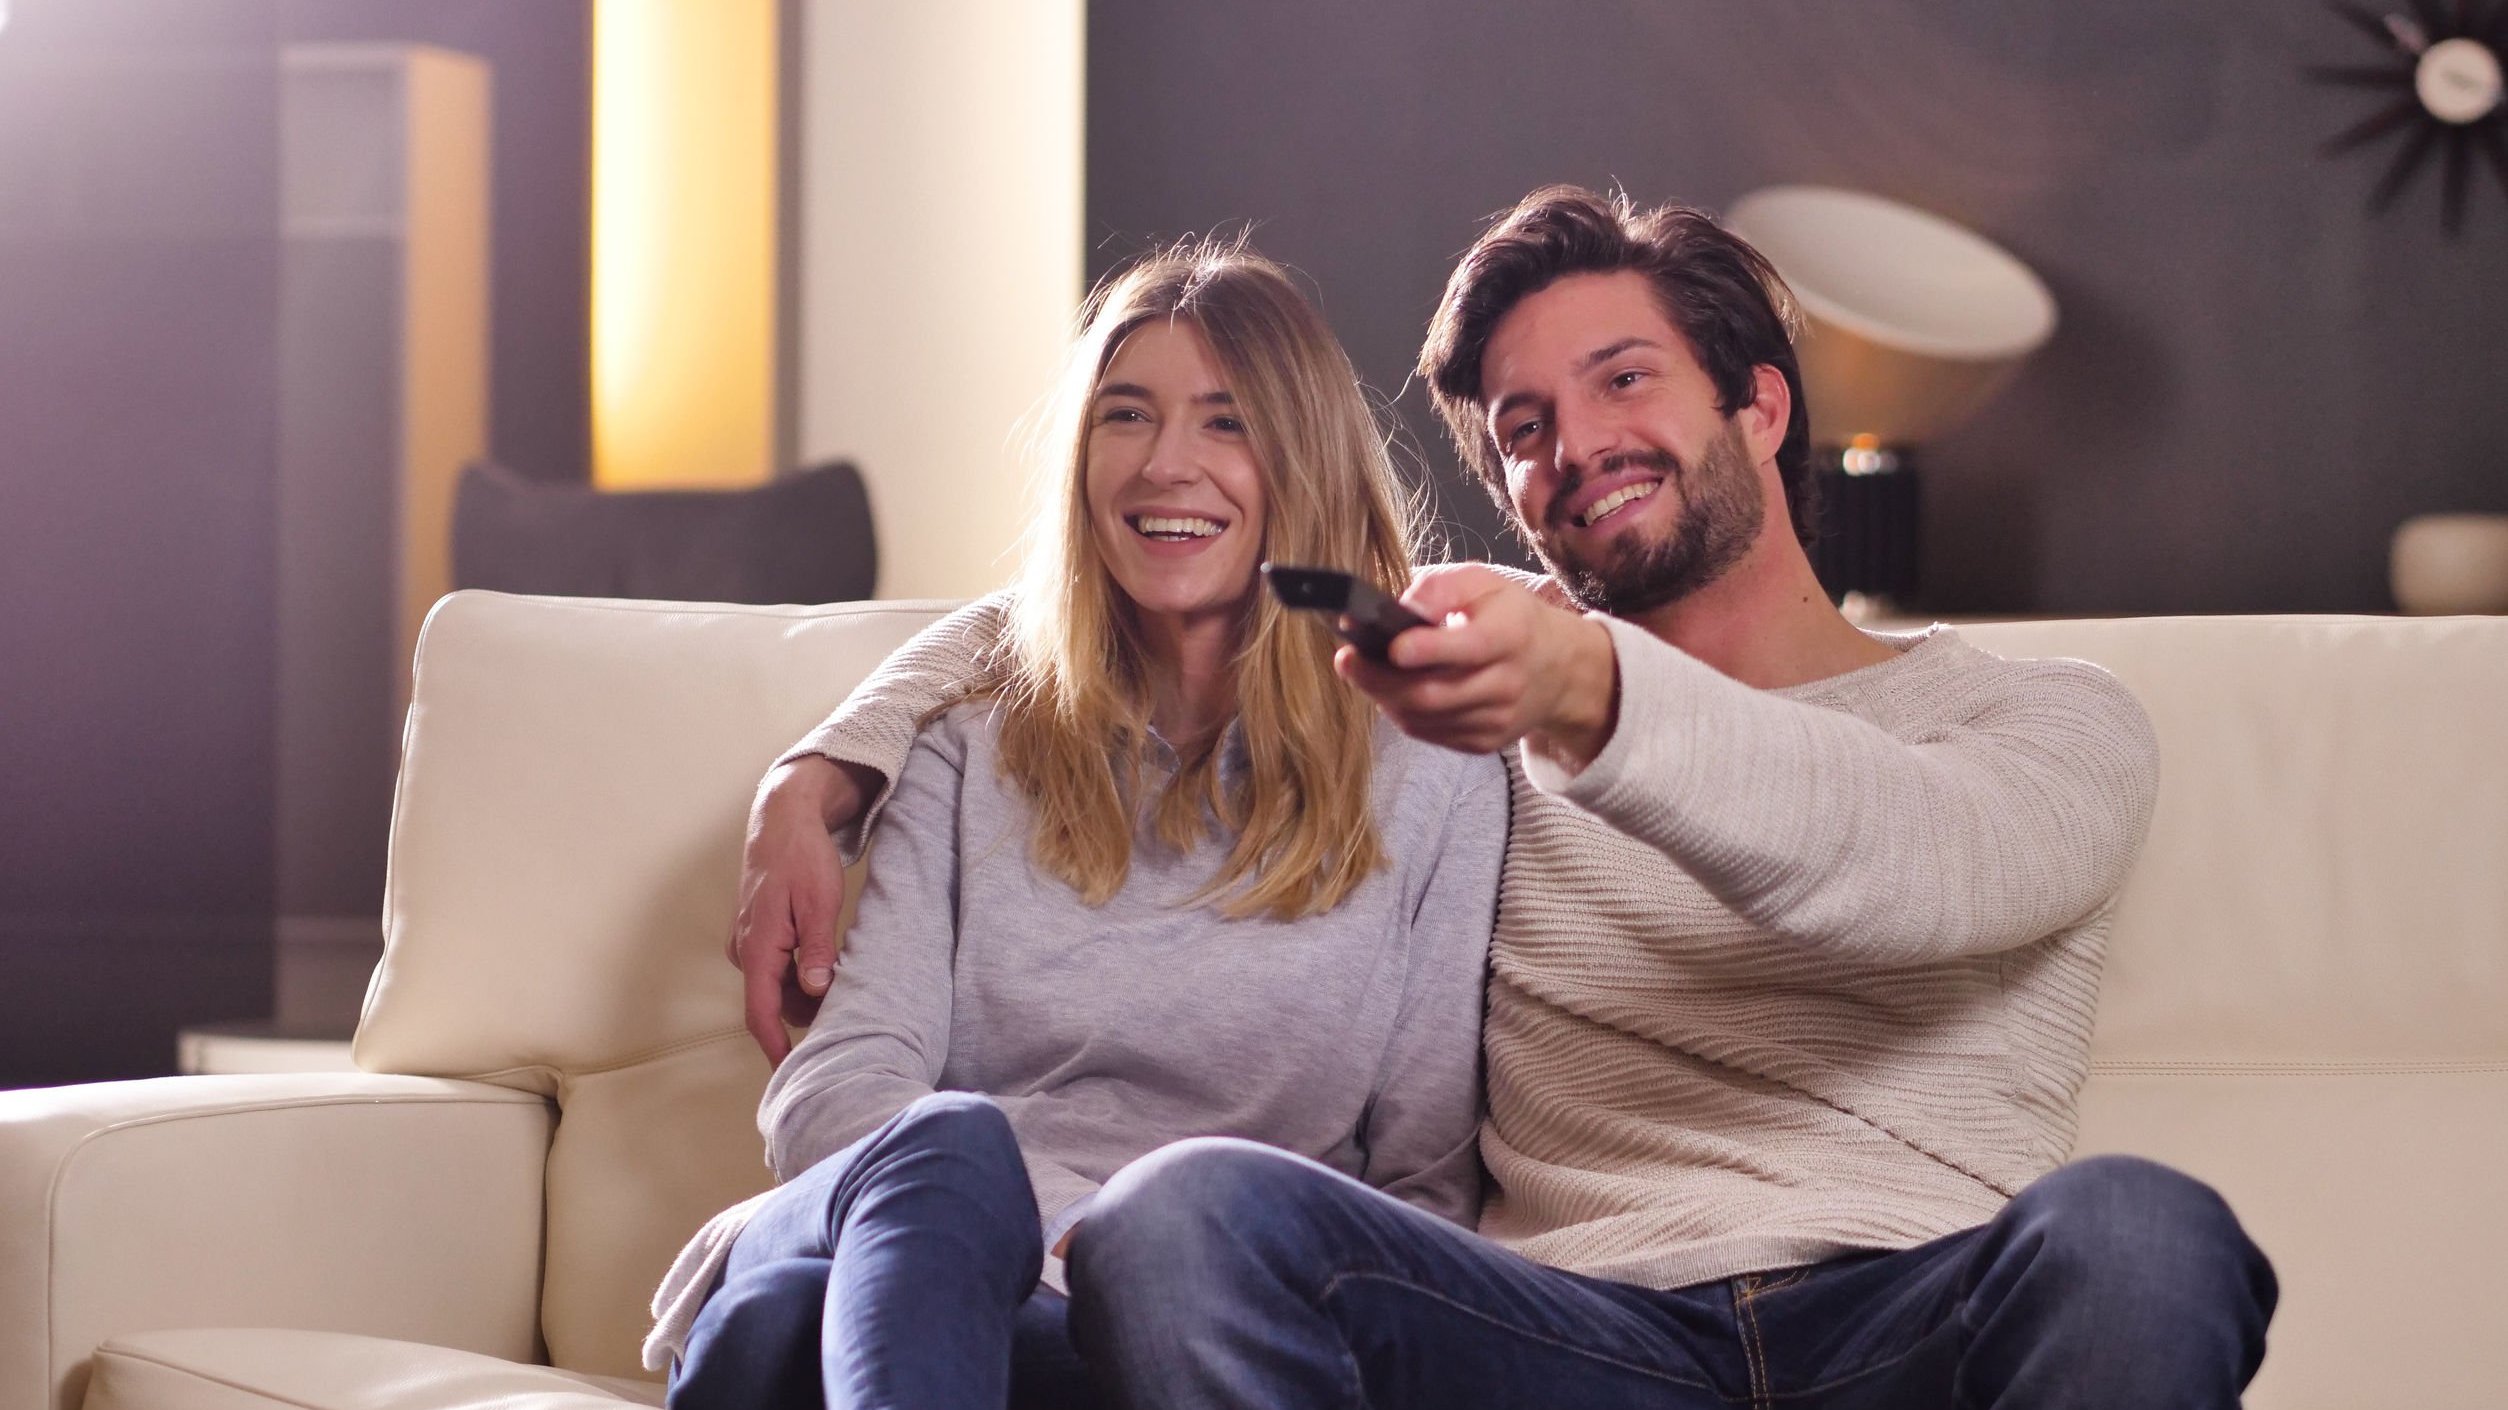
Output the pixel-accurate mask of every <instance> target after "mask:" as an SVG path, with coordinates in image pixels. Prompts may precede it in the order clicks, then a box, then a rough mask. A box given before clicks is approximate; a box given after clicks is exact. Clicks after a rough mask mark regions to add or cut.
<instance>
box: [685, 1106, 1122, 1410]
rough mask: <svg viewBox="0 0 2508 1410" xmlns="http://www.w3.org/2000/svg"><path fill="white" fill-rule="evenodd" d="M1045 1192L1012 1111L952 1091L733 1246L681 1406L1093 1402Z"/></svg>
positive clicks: (696, 1331)
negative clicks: (1058, 1270) (1075, 1345)
mask: <svg viewBox="0 0 2508 1410" xmlns="http://www.w3.org/2000/svg"><path fill="white" fill-rule="evenodd" d="M1043 1258H1044V1249H1043V1234H1042V1233H1041V1231H1040V1230H1039V1229H1038V1227H1037V1214H1036V1194H1035V1192H1034V1190H1033V1189H1031V1188H1030V1186H1029V1184H1028V1172H1027V1166H1026V1165H1025V1163H1024V1162H1022V1161H1021V1160H1020V1158H1019V1143H1018V1140H1017V1139H1016V1138H1015V1137H1013V1136H1012V1135H1011V1132H1010V1122H1009V1120H1008V1119H1007V1118H1005V1117H1004V1116H1003V1115H1002V1113H1001V1108H999V1107H997V1106H995V1105H993V1104H992V1103H991V1102H990V1101H987V1100H986V1099H984V1098H983V1097H980V1096H975V1095H972V1094H970V1093H965V1092H940V1093H936V1094H934V1095H932V1096H929V1097H925V1098H923V1099H922V1100H920V1101H918V1102H916V1103H915V1104H914V1105H912V1106H909V1107H907V1108H906V1109H905V1110H904V1111H902V1112H900V1113H898V1114H897V1115H896V1116H895V1117H894V1118H893V1119H891V1120H890V1121H889V1122H888V1124H887V1125H885V1126H882V1127H881V1128H880V1129H879V1130H877V1131H874V1132H872V1133H871V1134H870V1135H868V1136H865V1137H863V1138H862V1139H861V1140H859V1141H857V1142H855V1143H854V1144H853V1145H851V1146H848V1147H846V1148H845V1149H844V1150H842V1151H840V1152H838V1153H837V1154H835V1155H832V1156H829V1157H828V1158H827V1159H825V1160H823V1161H820V1162H819V1163H818V1164H816V1165H814V1166H812V1167H810V1168H809V1169H808V1170H806V1171H804V1172H802V1174H801V1175H800V1176H799V1177H798V1178H796V1179H794V1180H793V1181H792V1182H791V1183H790V1184H787V1185H785V1186H784V1187H783V1188H782V1189H779V1190H777V1191H776V1192H775V1194H774V1196H773V1197H772V1198H770V1199H768V1200H767V1202H766V1203H765V1204H764V1205H762V1206H760V1208H759V1210H758V1212H757V1215H756V1217H754V1218H752V1219H751V1220H750V1221H749V1223H748V1225H747V1226H746V1227H745V1228H743V1229H742V1230H741V1231H740V1237H739V1238H738V1239H737V1240H736V1241H734V1242H733V1244H732V1251H731V1258H730V1261H729V1262H728V1263H727V1264H726V1265H725V1267H724V1270H723V1281H722V1284H721V1286H720V1287H718V1288H716V1289H715V1291H714V1294H713V1295H712V1296H711V1297H709V1298H707V1299H706V1303H705V1308H704V1310H703V1311H701V1312H700V1313H698V1314H697V1321H696V1325H695V1326H694V1327H693V1328H692V1329H691V1330H690V1332H689V1337H688V1349H687V1353H686V1354H685V1355H684V1356H682V1357H681V1358H680V1362H679V1365H678V1367H677V1368H676V1369H675V1370H674V1371H673V1373H672V1376H671V1387H670V1401H669V1403H670V1405H671V1407H672V1410H710V1408H711V1407H724V1408H725V1410H730V1407H738V1410H779V1407H789V1410H818V1408H819V1407H821V1406H826V1407H829V1410H854V1407H873V1406H952V1407H958V1406H970V1407H980V1406H1000V1405H1003V1404H1005V1403H1007V1404H1009V1405H1012V1406H1015V1407H1018V1408H1019V1410H1076V1407H1082V1406H1087V1405H1090V1404H1092V1403H1094V1401H1095V1399H1096V1395H1095V1392H1094V1390H1093V1389H1092V1388H1091V1387H1090V1386H1089V1383H1088V1380H1087V1373H1086V1371H1085V1370H1084V1369H1083V1368H1082V1367H1081V1365H1080V1362H1079V1358H1078V1356H1077V1354H1076V1353H1074V1352H1073V1351H1072V1349H1071V1341H1070V1335H1069V1332H1068V1330H1067V1328H1066V1325H1065V1321H1066V1311H1065V1303H1064V1301H1063V1299H1062V1297H1061V1296H1060V1295H1059V1294H1056V1293H1054V1292H1052V1291H1049V1290H1046V1289H1042V1288H1039V1287H1038V1286H1037V1284H1036V1278H1037V1271H1038V1268H1039V1266H1040V1264H1041V1262H1042V1260H1043Z"/></svg>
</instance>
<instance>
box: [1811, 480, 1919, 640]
mask: <svg viewBox="0 0 2508 1410" xmlns="http://www.w3.org/2000/svg"><path fill="white" fill-rule="evenodd" d="M1811 470H1812V475H1813V478H1814V479H1815V480H1816V481H1817V483H1818V484H1819V487H1820V512H1819V518H1818V523H1819V528H1820V533H1819V537H1818V538H1817V539H1815V540H1814V541H1813V543H1812V546H1811V566H1812V571H1814V572H1816V573H1818V574H1819V575H1820V585H1821V586H1822V587H1824V588H1826V589H1827V590H1828V593H1829V600H1830V601H1832V602H1843V601H1844V600H1845V598H1846V595H1847V594H1849V593H1857V594H1861V595H1862V596H1863V597H1865V598H1867V599H1871V598H1879V599H1882V600H1885V601H1887V602H1890V603H1893V604H1903V603H1905V602H1906V601H1907V600H1908V599H1909V598H1910V597H1912V596H1913V595H1914V594H1915V591H1916V588H1917V586H1918V581H1919V579H1918V575H1917V571H1916V570H1917V562H1918V558H1917V554H1918V550H1919V548H1920V546H1921V545H1920V543H1919V540H1918V514H1917V507H1918V500H1917V485H1916V466H1915V462H1914V460H1913V459H1912V458H1911V457H1910V456H1909V454H1908V452H1907V451H1906V450H1904V449H1901V448H1898V447H1878V446H1818V447H1815V448H1814V449H1813V450H1812V453H1811Z"/></svg>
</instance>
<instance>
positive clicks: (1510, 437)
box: [1506, 420, 1541, 445]
mask: <svg viewBox="0 0 2508 1410" xmlns="http://www.w3.org/2000/svg"><path fill="white" fill-rule="evenodd" d="M1540 429H1541V422H1539V421H1537V420H1536V421H1518V422H1516V423H1515V425H1514V426H1512V427H1511V428H1509V429H1508V431H1507V438H1506V443H1507V444H1508V445H1521V444H1523V441H1524V438H1525V437H1526V436H1529V435H1531V434H1532V433H1533V432H1535V431H1538V430H1540Z"/></svg>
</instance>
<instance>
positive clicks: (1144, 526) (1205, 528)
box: [1132, 514, 1227, 539]
mask: <svg viewBox="0 0 2508 1410" xmlns="http://www.w3.org/2000/svg"><path fill="white" fill-rule="evenodd" d="M1132 524H1133V527H1135V528H1137V529H1139V530H1140V531H1141V532H1142V533H1143V534H1146V535H1148V536H1149V537H1151V538H1154V539H1206V538H1209V537H1211V536H1212V535H1214V534H1217V533H1218V532H1219V531H1220V530H1221V529H1224V528H1226V527H1227V525H1225V524H1222V523H1220V522H1219V521H1218V520H1216V519H1196V518H1189V517H1188V518H1182V519H1169V518H1165V517H1163V516H1160V515H1155V514H1144V515H1141V516H1140V517H1139V518H1137V519H1134V520H1133V521H1132Z"/></svg>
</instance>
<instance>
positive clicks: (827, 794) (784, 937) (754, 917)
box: [727, 754, 878, 1063]
mask: <svg viewBox="0 0 2508 1410" xmlns="http://www.w3.org/2000/svg"><path fill="white" fill-rule="evenodd" d="M866 779H867V782H866ZM877 783H878V776H877V775H876V774H872V773H871V771H869V770H867V769H862V768H861V766H859V765H852V764H839V763H837V762H835V761H834V760H831V759H827V758H823V757H821V756H819V755H816V754H805V755H802V756H800V757H799V758H795V759H788V760H786V761H785V762H783V763H781V764H778V765H776V766H775V767H774V768H772V769H770V770H768V771H767V775H766V777H765V778H764V779H763V780H761V781H760V782H759V784H758V793H757V797H756V798H755V799H754V800H753V801H752V802H751V803H750V805H749V832H748V837H747V838H746V840H745V841H743V842H742V844H741V849H740V912H739V915H738V916H737V917H736V918H735V919H734V920H733V922H732V934H731V941H730V944H729V945H728V946H727V952H728V954H729V956H730V958H731V962H732V964H733V965H735V966H737V967H738V968H739V970H740V972H741V976H742V978H743V980H744V981H745V982H744V989H743V992H744V1003H743V1007H744V1009H745V1010H746V1015H747V1019H748V1025H749V1036H750V1037H752V1038H755V1039H757V1042H758V1047H759V1048H760V1049H761V1050H763V1051H764V1052H765V1053H766V1058H767V1061H768V1062H771V1063H781V1062H782V1061H783V1060H784V1058H785V1056H786V1055H787V1054H788V1053H790V1052H791V1051H792V1039H791V1037H790V1036H789V1035H788V1034H787V1033H786V1031H785V1029H786V1025H787V1024H789V1025H791V1026H792V1027H795V1028H806V1027H808V1026H809V1024H810V1020H812V1019H813V1018H816V1017H817V1016H818V1011H819V1001H820V1000H821V999H822V998H824V997H825V996H826V994H827V986H828V982H829V981H830V980H831V979H832V978H833V977H834V975H835V968H836V942H837V935H836V923H837V919H838V917H840V916H842V915H843V914H844V909H845V868H844V862H843V859H842V858H840V857H839V856H838V855H837V852H836V841H835V839H834V838H833V837H831V836H829V832H830V830H831V829H833V828H837V827H841V826H843V825H844V824H846V823H849V822H851V821H853V819H854V818H856V817H858V816H860V814H861V812H862V806H863V803H864V800H866V799H867V798H868V797H869V796H870V794H871V792H872V790H873V789H875V788H876V787H877Z"/></svg>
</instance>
